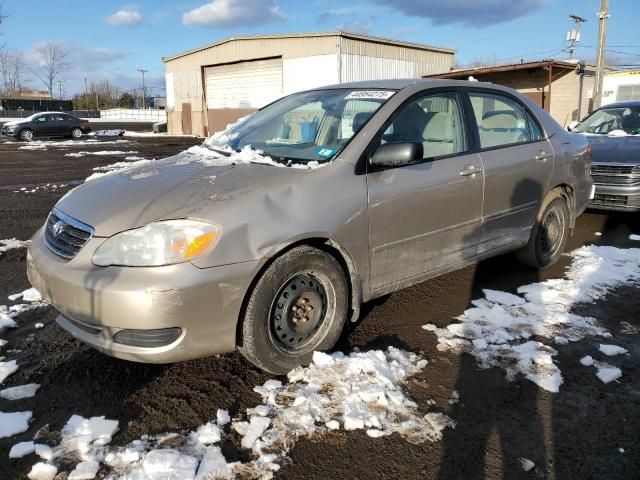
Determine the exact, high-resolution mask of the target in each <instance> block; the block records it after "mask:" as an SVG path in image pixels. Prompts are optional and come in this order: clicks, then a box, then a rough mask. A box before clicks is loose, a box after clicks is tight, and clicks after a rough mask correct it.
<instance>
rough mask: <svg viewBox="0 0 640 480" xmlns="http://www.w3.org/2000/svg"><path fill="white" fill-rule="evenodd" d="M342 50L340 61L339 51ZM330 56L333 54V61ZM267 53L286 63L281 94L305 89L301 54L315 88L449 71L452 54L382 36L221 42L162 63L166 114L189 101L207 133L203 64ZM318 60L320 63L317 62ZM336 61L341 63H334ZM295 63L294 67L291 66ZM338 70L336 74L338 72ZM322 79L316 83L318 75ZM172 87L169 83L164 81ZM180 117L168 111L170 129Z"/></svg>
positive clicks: (176, 129) (197, 128)
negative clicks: (167, 77)
mask: <svg viewBox="0 0 640 480" xmlns="http://www.w3.org/2000/svg"><path fill="white" fill-rule="evenodd" d="M338 52H341V54H342V55H341V62H338V61H337V60H338V57H337V53H338ZM329 56H335V57H334V58H335V61H333V59H332V58H331V57H329ZM270 57H282V59H283V63H284V65H285V67H292V68H284V69H283V84H284V89H285V90H286V92H285V93H290V92H291V91H298V90H303V89H305V86H304V77H305V75H302V76H301V73H300V72H299V70H300V68H298V67H300V66H301V65H302V64H304V65H305V69H306V67H307V66H308V62H305V61H302V59H303V58H305V57H316V59H318V61H317V62H315V60H311V59H310V60H309V61H310V62H311V64H314V63H317V65H316V66H317V68H318V69H321V70H318V71H316V70H314V68H313V65H312V67H311V68H309V69H308V70H307V71H306V72H305V74H306V77H307V78H308V79H309V85H308V86H307V87H306V88H313V87H317V86H320V85H323V84H327V83H334V81H333V79H334V78H335V80H336V81H342V82H345V81H355V80H366V79H369V80H371V79H384V78H401V77H405V78H406V77H420V76H422V75H427V74H430V73H438V72H444V71H448V70H449V69H450V68H451V66H452V65H453V60H454V53H453V52H452V51H441V50H438V49H437V48H435V47H434V49H432V50H431V49H425V47H418V46H412V45H402V44H393V42H391V41H383V40H380V39H368V38H366V37H363V38H348V37H345V36H339V35H311V36H293V37H277V36H276V37H267V38H264V37H263V38H260V37H256V38H248V39H236V40H231V41H227V42H222V43H219V44H216V45H213V46H211V47H207V48H203V49H200V50H196V51H193V52H192V53H187V54H185V55H182V56H179V57H176V58H173V59H168V60H166V61H165V69H166V73H167V74H171V78H172V82H173V87H174V88H173V93H171V92H168V93H167V97H168V98H171V97H173V103H174V106H173V107H172V106H169V105H168V107H167V108H168V110H169V112H171V111H173V110H175V111H180V110H181V109H182V105H183V104H189V105H190V107H191V110H192V112H193V114H192V118H193V130H194V132H195V133H198V134H201V135H204V134H205V132H206V123H205V122H206V119H207V118H208V115H207V113H206V110H207V109H206V106H205V105H203V97H204V96H205V95H204V94H203V75H204V67H212V66H216V65H222V64H229V63H236V62H242V61H250V60H258V59H266V58H270ZM288 59H289V60H291V59H300V60H301V61H302V64H301V65H297V64H296V62H293V63H290V64H288V62H287V60H288ZM320 59H322V61H320ZM332 62H333V64H334V65H335V70H334V71H335V75H334V74H333V73H331V72H329V71H328V70H327V69H329V68H331V65H330V64H331V63H332ZM338 63H340V64H341V66H340V67H339V66H338ZM293 67H295V68H293ZM288 70H289V71H291V72H294V73H295V75H294V77H295V78H292V79H291V82H289V81H288V78H287V76H286V74H287V71H288ZM338 72H339V73H340V75H338ZM320 77H321V78H322V79H323V81H322V82H321V83H320V84H319V83H318V82H317V81H315V80H316V79H318V78H320ZM167 83H168V87H170V83H171V82H167ZM175 118H180V116H179V115H178V116H176V115H169V131H170V132H171V133H180V128H181V127H180V124H179V123H178V122H176V121H174V119H175Z"/></svg>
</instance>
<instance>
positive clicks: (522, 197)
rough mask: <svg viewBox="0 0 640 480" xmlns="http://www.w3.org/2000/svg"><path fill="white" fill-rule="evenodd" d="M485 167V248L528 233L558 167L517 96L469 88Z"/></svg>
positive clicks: (549, 146)
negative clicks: (555, 166)
mask: <svg viewBox="0 0 640 480" xmlns="http://www.w3.org/2000/svg"><path fill="white" fill-rule="evenodd" d="M469 99H470V104H471V109H472V111H473V113H474V115H473V119H472V120H475V123H476V128H475V129H474V133H475V134H476V135H477V141H478V143H479V146H480V155H481V156H482V162H483V164H484V168H485V196H484V207H483V217H484V221H485V225H484V232H483V236H484V242H483V245H482V248H481V250H482V251H488V250H491V249H494V248H499V247H501V246H504V245H506V244H510V243H513V242H514V241H516V240H518V239H522V238H524V237H527V236H528V231H529V228H530V227H531V226H532V224H533V221H534V218H535V215H536V214H537V212H538V209H539V207H540V203H541V202H542V199H543V198H544V195H545V193H546V190H547V188H548V184H549V179H550V177H551V172H552V170H553V159H554V156H553V153H554V152H553V148H552V146H551V143H550V142H549V141H547V140H546V139H545V138H544V135H543V132H542V129H541V127H540V125H539V124H538V123H537V121H536V120H534V118H533V116H532V114H531V113H530V112H529V111H528V110H527V108H526V107H525V106H524V105H523V104H522V103H521V102H520V101H519V100H518V99H516V98H515V97H511V96H509V95H508V94H503V93H502V92H497V91H494V90H490V91H474V90H469Z"/></svg>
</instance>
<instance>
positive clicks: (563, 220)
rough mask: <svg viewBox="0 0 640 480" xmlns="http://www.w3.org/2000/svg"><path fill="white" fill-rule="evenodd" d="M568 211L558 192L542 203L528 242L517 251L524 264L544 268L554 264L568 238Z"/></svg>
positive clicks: (562, 251)
mask: <svg viewBox="0 0 640 480" xmlns="http://www.w3.org/2000/svg"><path fill="white" fill-rule="evenodd" d="M569 219H570V212H569V207H568V206H567V201H566V200H565V198H564V197H562V196H561V195H560V193H556V194H554V196H553V197H552V198H551V200H548V201H546V202H544V203H543V207H542V208H541V210H540V212H539V213H538V216H537V217H536V222H535V224H534V226H533V229H532V231H531V237H530V238H529V243H527V245H526V246H524V247H523V248H522V249H521V250H519V251H518V253H517V256H518V260H520V262H522V263H523V264H524V265H526V266H528V267H531V268H535V269H539V270H542V269H545V268H548V267H551V266H552V265H554V264H555V263H556V262H557V261H558V260H559V259H560V257H561V256H562V254H563V253H564V249H565V247H566V245H567V240H568V238H569V228H570V227H569V222H570V220H569Z"/></svg>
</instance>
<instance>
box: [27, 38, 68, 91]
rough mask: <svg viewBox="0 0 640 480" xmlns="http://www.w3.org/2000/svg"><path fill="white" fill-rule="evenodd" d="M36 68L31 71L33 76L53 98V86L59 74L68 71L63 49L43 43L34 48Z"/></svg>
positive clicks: (50, 43)
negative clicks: (36, 61)
mask: <svg viewBox="0 0 640 480" xmlns="http://www.w3.org/2000/svg"><path fill="white" fill-rule="evenodd" d="M34 50H35V53H36V56H37V60H38V67H36V68H35V69H34V71H33V73H34V75H35V76H36V77H38V79H39V80H40V81H41V82H42V83H44V84H45V86H46V87H47V90H49V93H50V94H51V96H52V97H53V84H54V82H55V80H56V78H58V77H59V76H60V75H61V74H63V73H64V72H66V71H67V70H69V68H70V66H71V65H70V64H69V62H68V61H67V56H68V55H67V52H66V51H65V49H64V48H63V47H62V46H61V45H59V44H57V43H54V42H45V43H41V44H38V45H36V46H35V47H34Z"/></svg>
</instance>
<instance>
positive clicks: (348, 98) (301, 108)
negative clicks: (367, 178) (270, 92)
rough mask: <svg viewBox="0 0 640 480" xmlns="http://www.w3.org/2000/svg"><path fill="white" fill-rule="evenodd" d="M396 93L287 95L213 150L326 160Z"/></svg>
mask: <svg viewBox="0 0 640 480" xmlns="http://www.w3.org/2000/svg"><path fill="white" fill-rule="evenodd" d="M394 93H395V91H392V90H355V89H331V90H314V91H311V92H301V93H296V94H293V95H290V96H288V97H285V98H283V99H281V100H278V101H277V102H275V103H273V104H271V105H269V106H267V107H265V108H264V109H262V110H259V111H258V112H256V113H254V114H252V115H251V116H250V117H249V118H248V119H247V120H245V121H242V122H240V123H239V124H238V125H237V126H234V127H232V128H231V129H229V130H228V131H226V132H224V134H223V135H214V136H213V137H211V138H210V139H208V140H207V141H206V142H205V145H206V146H208V147H209V148H214V149H215V148H219V149H228V148H231V149H233V150H240V149H243V148H245V147H247V146H250V147H251V148H253V149H255V150H261V151H262V152H264V155H267V156H269V157H271V158H272V159H273V160H275V161H281V162H292V161H293V162H300V163H306V162H310V161H319V162H322V161H328V160H330V159H331V158H333V157H334V156H335V155H336V154H337V153H338V152H339V151H340V150H342V148H344V146H346V144H347V143H348V142H349V140H351V138H352V137H353V135H354V134H355V133H356V132H358V130H360V128H362V127H363V126H364V124H365V123H366V122H367V121H368V120H369V119H370V118H371V116H373V114H374V113H375V112H376V111H377V110H378V109H379V108H380V107H381V106H382V105H383V104H384V103H385V102H386V101H387V100H388V99H389V98H391V96H392V95H393V94H394Z"/></svg>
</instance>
